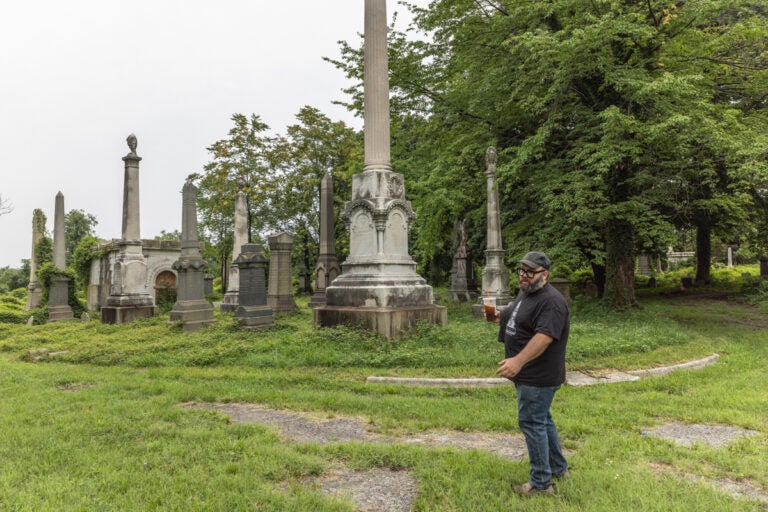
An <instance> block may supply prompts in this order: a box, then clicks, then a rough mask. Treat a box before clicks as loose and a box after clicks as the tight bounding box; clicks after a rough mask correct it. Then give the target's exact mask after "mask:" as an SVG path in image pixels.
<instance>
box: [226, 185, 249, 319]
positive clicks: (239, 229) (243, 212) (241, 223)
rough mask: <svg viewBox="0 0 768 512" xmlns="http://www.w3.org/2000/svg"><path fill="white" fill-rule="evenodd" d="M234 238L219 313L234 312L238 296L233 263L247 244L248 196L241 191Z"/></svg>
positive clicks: (236, 203) (238, 197)
mask: <svg viewBox="0 0 768 512" xmlns="http://www.w3.org/2000/svg"><path fill="white" fill-rule="evenodd" d="M234 238H235V240H234V244H233V245H232V265H230V267H229V274H228V275H229V278H228V281H227V292H226V293H225V294H224V301H223V303H222V304H221V306H220V309H221V311H234V310H235V309H237V304H238V296H239V293H240V273H239V269H238V268H237V265H235V264H234V262H235V260H237V257H238V256H240V250H241V248H242V247H243V245H245V244H247V243H248V196H247V195H246V194H245V192H243V191H242V190H241V191H240V192H238V193H237V197H235V232H234Z"/></svg>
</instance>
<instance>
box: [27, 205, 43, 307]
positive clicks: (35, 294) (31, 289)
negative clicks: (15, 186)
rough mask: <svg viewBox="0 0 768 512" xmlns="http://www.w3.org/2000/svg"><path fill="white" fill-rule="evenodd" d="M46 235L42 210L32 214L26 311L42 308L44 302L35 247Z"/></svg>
mask: <svg viewBox="0 0 768 512" xmlns="http://www.w3.org/2000/svg"><path fill="white" fill-rule="evenodd" d="M43 233H45V214H44V213H43V211H42V210H40V209H35V210H34V211H33V212H32V252H31V254H30V257H29V285H28V286H27V305H26V306H25V307H24V310H25V311H29V310H30V309H35V308H38V307H40V304H41V303H42V300H43V285H41V284H40V281H38V280H37V256H36V255H35V247H37V244H38V242H40V240H41V239H42V238H43Z"/></svg>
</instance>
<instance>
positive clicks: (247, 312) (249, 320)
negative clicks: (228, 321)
mask: <svg viewBox="0 0 768 512" xmlns="http://www.w3.org/2000/svg"><path fill="white" fill-rule="evenodd" d="M235 318H236V319H237V320H238V322H239V323H240V327H242V328H243V329H260V328H262V327H271V326H272V325H274V316H273V315H272V308H270V307H269V306H240V307H238V308H237V310H236V311H235Z"/></svg>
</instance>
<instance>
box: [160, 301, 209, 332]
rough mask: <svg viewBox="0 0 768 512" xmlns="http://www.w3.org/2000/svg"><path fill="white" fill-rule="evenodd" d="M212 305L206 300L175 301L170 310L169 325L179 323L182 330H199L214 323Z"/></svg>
mask: <svg viewBox="0 0 768 512" xmlns="http://www.w3.org/2000/svg"><path fill="white" fill-rule="evenodd" d="M215 323H216V320H215V319H214V318H213V307H211V305H210V304H209V303H208V301H206V300H201V301H188V302H187V301H185V302H184V303H180V302H177V303H176V304H174V305H173V309H172V310H171V314H170V320H169V322H168V324H169V325H174V324H181V328H182V329H183V330H184V331H199V330H200V329H202V328H203V327H205V326H207V325H211V324H215Z"/></svg>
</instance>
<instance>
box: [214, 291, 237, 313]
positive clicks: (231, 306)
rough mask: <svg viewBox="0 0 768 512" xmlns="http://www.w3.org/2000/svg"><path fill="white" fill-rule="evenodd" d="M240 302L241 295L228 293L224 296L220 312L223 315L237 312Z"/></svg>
mask: <svg viewBox="0 0 768 512" xmlns="http://www.w3.org/2000/svg"><path fill="white" fill-rule="evenodd" d="M239 302H240V294H239V293H230V292H227V293H225V294H224V301H223V302H222V303H221V305H220V306H219V311H221V312H222V313H232V312H233V311H235V310H237V307H238V306H239Z"/></svg>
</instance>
